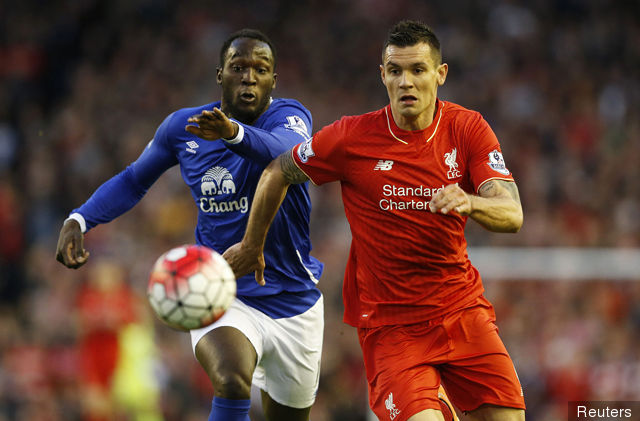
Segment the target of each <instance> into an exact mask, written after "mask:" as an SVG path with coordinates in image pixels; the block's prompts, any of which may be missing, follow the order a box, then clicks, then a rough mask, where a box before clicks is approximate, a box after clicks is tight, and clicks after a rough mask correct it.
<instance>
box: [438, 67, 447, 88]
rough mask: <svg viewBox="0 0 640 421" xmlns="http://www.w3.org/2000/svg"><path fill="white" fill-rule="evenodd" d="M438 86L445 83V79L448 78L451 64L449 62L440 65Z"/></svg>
mask: <svg viewBox="0 0 640 421" xmlns="http://www.w3.org/2000/svg"><path fill="white" fill-rule="evenodd" d="M437 72H438V78H437V80H438V86H442V85H444V81H445V80H447V73H448V72H449V65H448V64H447V63H442V64H441V65H440V66H438V70H437Z"/></svg>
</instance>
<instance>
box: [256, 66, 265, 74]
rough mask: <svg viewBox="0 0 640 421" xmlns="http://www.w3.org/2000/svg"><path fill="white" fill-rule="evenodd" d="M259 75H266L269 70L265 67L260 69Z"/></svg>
mask: <svg viewBox="0 0 640 421" xmlns="http://www.w3.org/2000/svg"><path fill="white" fill-rule="evenodd" d="M258 73H259V74H261V75H266V74H267V69H265V68H264V67H258Z"/></svg>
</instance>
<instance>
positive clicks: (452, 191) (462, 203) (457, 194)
mask: <svg viewBox="0 0 640 421" xmlns="http://www.w3.org/2000/svg"><path fill="white" fill-rule="evenodd" d="M429 210H431V212H433V213H437V212H440V213H444V214H447V213H449V212H450V211H452V210H453V211H455V212H458V213H459V214H460V215H463V216H466V215H469V214H470V213H471V196H470V195H469V194H467V193H466V192H465V191H464V190H462V189H461V188H460V186H458V184H457V183H456V184H449V185H448V186H447V187H445V188H444V189H442V190H440V191H439V192H438V193H436V194H435V195H434V196H433V198H431V201H430V202H429Z"/></svg>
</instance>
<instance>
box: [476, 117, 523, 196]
mask: <svg viewBox="0 0 640 421" xmlns="http://www.w3.org/2000/svg"><path fill="white" fill-rule="evenodd" d="M465 138H466V140H467V144H468V148H469V149H468V150H469V152H468V162H469V167H468V168H469V175H470V179H471V183H472V185H473V189H474V191H476V192H477V191H478V190H479V189H480V186H482V184H484V183H486V182H487V181H489V180H495V179H498V180H507V181H513V175H512V174H511V172H510V171H509V169H508V168H507V166H506V163H505V160H504V157H503V156H502V149H501V148H500V143H499V142H498V138H497V137H496V135H495V133H494V132H493V130H491V127H490V126H489V123H487V121H486V120H485V119H484V118H482V116H481V115H480V114H479V113H476V114H475V116H474V117H472V118H471V119H469V122H468V124H467V126H466V128H465Z"/></svg>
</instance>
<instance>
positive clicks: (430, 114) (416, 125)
mask: <svg viewBox="0 0 640 421" xmlns="http://www.w3.org/2000/svg"><path fill="white" fill-rule="evenodd" d="M436 111H437V107H436V104H435V103H434V104H432V105H431V106H429V107H428V108H427V109H426V110H424V112H422V113H420V114H418V115H416V116H404V115H402V114H401V113H400V112H399V111H398V110H396V109H394V107H393V105H391V115H392V116H393V121H394V122H395V123H396V126H398V127H399V128H400V129H402V130H408V131H417V130H424V129H426V128H427V127H429V126H430V125H431V123H433V119H434V118H435V115H436Z"/></svg>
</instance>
